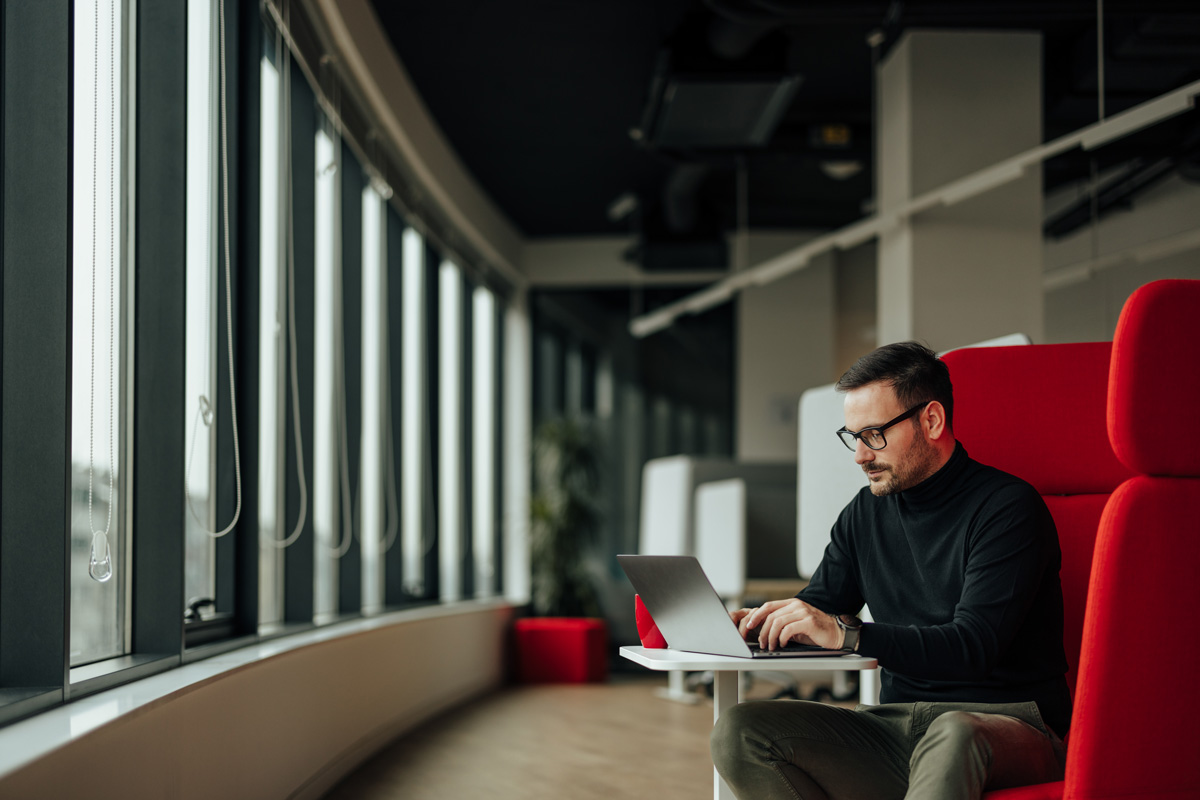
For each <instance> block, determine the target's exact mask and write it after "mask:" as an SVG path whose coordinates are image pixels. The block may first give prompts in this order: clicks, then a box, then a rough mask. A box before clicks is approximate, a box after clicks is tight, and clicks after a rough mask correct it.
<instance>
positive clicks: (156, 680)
mask: <svg viewBox="0 0 1200 800" xmlns="http://www.w3.org/2000/svg"><path fill="white" fill-rule="evenodd" d="M511 605H512V604H511V603H510V602H509V601H507V600H504V599H502V598H496V599H489V600H467V601H462V602H458V603H447V604H443V605H429V606H421V607H419V608H413V609H404V610H402V611H392V612H387V613H384V614H380V615H378V616H374V617H360V618H356V619H352V620H348V621H345V622H339V623H335V624H333V625H328V626H326V627H322V628H312V629H310V630H307V631H304V632H302V633H297V634H294V635H291V636H282V637H279V638H277V639H270V640H268V641H262V642H258V643H256V644H253V645H250V646H248V647H243V648H240V649H238V650H231V651H229V652H225V653H221V654H219V655H215V656H213V657H211V658H207V659H204V660H203V661H194V662H192V663H188V664H184V665H183V666H180V667H177V668H175V669H169V670H166V671H163V672H159V673H157V674H154V675H151V676H149V677H146V678H142V679H141V680H136V681H132V682H130V683H126V684H123V685H121V686H117V687H114V688H112V689H107V690H105V691H102V692H98V693H96V694H92V695H88V696H86V697H83V698H80V699H78V700H75V701H73V702H69V703H66V704H65V705H61V706H57V707H55V708H52V709H49V710H47V711H44V712H42V713H40V714H37V715H36V716H33V717H30V718H29V719H26V720H22V721H20V722H15V723H13V724H11V725H8V726H7V727H5V728H2V729H0V777H3V776H5V775H8V774H9V773H11V772H14V771H16V770H18V769H20V768H21V767H23V766H25V765H26V764H29V763H31V762H33V761H35V760H37V759H38V758H40V757H41V756H43V755H46V754H47V753H50V752H52V751H53V750H56V749H58V748H60V747H63V746H64V745H67V744H69V743H70V742H72V741H74V740H75V739H78V738H80V737H82V736H84V735H85V734H87V733H90V732H91V731H94V730H95V729H97V728H99V727H101V726H103V725H107V724H108V723H110V722H112V721H114V720H116V719H118V718H120V717H122V716H124V715H126V714H129V713H131V712H133V711H135V710H137V709H139V708H142V707H144V706H147V705H150V704H152V703H155V702H157V701H159V700H161V699H163V698H164V697H168V696H170V695H172V694H174V693H176V692H179V691H181V690H184V689H187V688H188V687H191V686H195V685H197V684H200V683H203V682H205V681H208V680H211V679H213V678H215V677H217V676H219V675H222V674H224V673H226V672H231V671H233V670H236V669H240V668H242V667H245V666H247V665H248V664H253V663H255V662H257V661H263V660H265V659H268V658H271V657H273V656H277V655H279V654H281V653H286V652H288V651H291V650H296V649H299V648H302V647H308V646H310V645H314V644H317V643H320V642H326V641H329V640H331V639H337V638H339V637H342V636H349V635H352V634H356V633H362V632H364V631H371V630H376V629H379V628H385V627H388V626H391V625H397V624H403V623H406V622H415V621H418V620H427V619H440V618H443V617H450V616H454V615H456V614H462V613H469V612H477V611H484V610H487V609H493V608H507V607H509V606H511Z"/></svg>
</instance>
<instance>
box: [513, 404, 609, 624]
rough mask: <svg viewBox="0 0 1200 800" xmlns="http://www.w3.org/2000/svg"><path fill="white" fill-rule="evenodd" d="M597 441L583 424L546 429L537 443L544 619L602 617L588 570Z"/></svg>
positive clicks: (535, 525) (535, 551) (538, 601)
mask: <svg viewBox="0 0 1200 800" xmlns="http://www.w3.org/2000/svg"><path fill="white" fill-rule="evenodd" d="M599 484H600V453H599V439H598V437H597V436H596V431H595V429H594V427H593V426H592V425H591V424H590V423H588V422H586V421H584V420H580V419H574V418H556V419H552V420H548V421H546V422H544V423H542V425H541V426H539V427H538V429H537V431H536V432H535V434H534V437H533V496H532V498H531V508H530V547H531V568H532V573H533V576H532V579H533V586H532V590H533V598H532V600H533V611H534V613H535V614H539V615H542V616H587V617H594V616H599V615H600V603H599V599H598V594H597V591H596V585H595V582H594V580H593V578H592V576H591V575H590V574H589V572H588V568H587V556H588V554H589V551H590V550H591V548H592V546H593V544H594V542H595V538H596V533H597V530H598V528H599V523H600V513H599V509H598V508H597V504H596V497H597V492H598V488H599Z"/></svg>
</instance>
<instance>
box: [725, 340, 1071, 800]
mask: <svg viewBox="0 0 1200 800" xmlns="http://www.w3.org/2000/svg"><path fill="white" fill-rule="evenodd" d="M997 378H998V379H1003V378H1002V376H997ZM837 387H838V390H839V391H842V392H844V393H845V395H846V399H845V403H844V412H845V420H846V425H845V427H844V428H842V429H841V430H840V431H838V432H837V433H838V436H839V437H841V439H842V441H843V442H844V443H845V444H846V446H847V447H848V448H850V449H851V450H853V451H854V460H855V462H856V463H857V464H858V465H859V466H861V467H862V469H863V471H864V472H865V473H866V475H867V480H868V486H866V487H864V489H863V490H861V491H860V492H859V493H858V495H857V496H855V498H854V499H853V500H852V501H851V502H850V504H849V505H848V506H846V508H845V510H843V511H842V513H841V515H840V516H839V518H838V520H837V523H836V524H835V525H834V527H833V532H832V537H831V541H830V543H829V546H828V547H827V548H826V549H825V554H824V557H823V558H822V561H821V563H820V565H819V566H818V567H817V570H816V572H815V573H814V574H813V576H812V580H811V582H810V583H809V585H808V586H807V587H806V588H805V589H804V590H803V591H801V592H800V593H799V594H798V595H797V596H796V597H795V598H792V599H788V600H775V601H772V602H769V603H767V604H765V605H763V606H761V607H760V608H755V609H741V610H740V611H736V612H734V613H733V617H734V621H735V622H737V623H738V626H739V628H740V629H741V631H742V632H743V634H744V635H747V636H752V635H756V634H757V637H758V640H759V643H760V644H761V645H762V646H763V647H768V648H772V649H773V648H776V647H780V646H782V645H784V644H786V643H787V642H789V641H797V642H802V643H812V644H817V645H821V646H822V647H830V648H839V649H848V650H854V651H856V652H858V653H860V654H862V655H865V656H870V657H872V658H876V659H878V660H879V664H880V666H881V667H882V692H881V698H880V699H881V701H882V704H881V705H878V706H859V707H858V708H857V709H854V710H850V709H846V708H839V707H835V706H829V705H822V704H820V703H809V702H793V701H764V702H757V703H744V704H742V705H739V706H736V707H734V708H733V709H731V710H730V711H729V712H726V713H725V714H722V716H721V718H720V719H719V720H718V723H717V725H716V727H715V728H714V729H713V735H712V753H713V761H714V763H715V764H716V766H717V770H718V771H719V772H720V773H721V776H722V777H723V778H724V779H725V781H726V782H727V783H728V784H729V785H730V787H731V788H732V789H733V790H734V792H735V793H736V794H737V796H738V797H740V798H755V799H756V800H757V799H758V798H776V797H778V798H789V800H795V798H802V800H817V799H818V798H820V800H852V799H855V798H863V799H864V800H887V799H888V798H939V799H941V798H945V799H946V800H951V799H952V800H967V799H968V798H976V797H979V796H980V795H981V794H982V793H983V791H985V790H990V789H997V788H1003V787H1007V786H1021V785H1027V784H1032V783H1041V782H1045V781H1053V780H1060V779H1061V778H1062V774H1063V754H1064V748H1063V744H1062V741H1061V740H1060V738H1059V735H1065V734H1066V731H1067V726H1068V724H1069V723H1070V713H1071V699H1070V694H1069V690H1068V689H1067V684H1066V679H1065V677H1064V675H1065V673H1066V669H1067V663H1066V656H1065V654H1064V652H1063V644H1062V640H1063V630H1062V627H1063V621H1062V588H1061V585H1060V583H1059V577H1058V572H1059V566H1060V563H1061V560H1062V556H1061V551H1060V549H1059V544H1058V534H1057V531H1056V530H1055V527H1054V522H1053V520H1052V519H1051V517H1050V513H1049V511H1047V509H1046V506H1045V503H1043V502H1042V499H1041V497H1040V496H1039V495H1038V493H1037V491H1036V490H1034V489H1033V487H1031V486H1029V485H1028V484H1027V483H1025V482H1024V481H1021V480H1020V479H1018V478H1015V477H1013V476H1011V475H1008V474H1006V473H1004V472H1001V471H999V470H996V469H993V468H991V467H986V466H984V465H982V464H979V463H978V462H976V461H973V460H972V459H971V458H970V457H969V456H968V455H967V452H966V450H965V449H964V448H963V446H962V445H961V444H959V443H957V442H956V441H955V439H954V433H953V427H952V417H953V412H954V398H953V390H952V387H951V384H950V374H949V371H948V370H947V368H946V365H945V364H944V363H943V362H942V361H941V360H940V359H939V358H938V357H937V355H936V354H935V353H934V352H933V351H931V350H929V349H928V348H926V347H924V346H922V345H920V344H917V343H915V342H904V343H901V344H894V345H888V346H886V347H881V348H879V349H878V350H875V351H874V352H872V353H870V354H868V355H866V356H864V357H863V358H861V359H860V360H859V361H858V363H856V364H855V365H854V366H853V367H851V368H850V370H849V371H847V372H846V374H845V375H843V376H842V377H841V379H840V380H839V381H838V384H837ZM1011 413H1014V414H1019V413H1020V409H1013V410H1012V412H1011ZM1031 424H1032V423H1031ZM864 602H865V603H866V604H867V605H868V606H869V608H870V610H871V614H872V617H873V618H874V622H868V623H865V624H863V623H861V622H860V621H859V620H858V619H857V618H855V614H857V613H858V611H859V610H860V609H861V608H862V606H863V604H864Z"/></svg>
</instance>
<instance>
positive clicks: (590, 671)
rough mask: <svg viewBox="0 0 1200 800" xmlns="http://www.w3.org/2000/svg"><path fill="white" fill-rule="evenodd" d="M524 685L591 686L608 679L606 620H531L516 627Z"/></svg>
mask: <svg viewBox="0 0 1200 800" xmlns="http://www.w3.org/2000/svg"><path fill="white" fill-rule="evenodd" d="M513 629H514V632H515V634H516V640H517V641H516V645H517V675H518V678H519V680H521V681H522V682H523V683H587V682H589V681H603V680H606V679H607V678H608V625H607V624H606V623H605V622H604V620H602V619H582V618H577V617H528V618H526V619H519V620H517V621H516V622H515V623H514V624H513Z"/></svg>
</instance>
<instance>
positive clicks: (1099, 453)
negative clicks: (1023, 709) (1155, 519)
mask: <svg viewBox="0 0 1200 800" xmlns="http://www.w3.org/2000/svg"><path fill="white" fill-rule="evenodd" d="M1111 348H1112V345H1111V344H1109V343H1108V342H1089V343H1085V344H1058V345H1028V346H1018V347H980V348H967V349H963V350H955V351H953V352H950V353H947V354H946V356H945V359H944V360H945V362H946V365H947V366H948V367H949V368H950V379H951V381H952V382H953V384H954V421H953V429H954V435H955V438H957V439H958V440H959V441H960V442H962V444H963V446H964V447H966V449H967V452H968V453H969V454H970V456H971V457H972V458H974V459H975V460H976V461H979V462H981V463H984V464H988V465H990V466H993V467H996V468H998V469H1002V470H1004V471H1005V472H1008V473H1011V474H1013V475H1016V476H1017V477H1019V478H1022V479H1024V480H1026V481H1028V482H1029V483H1031V484H1032V485H1033V486H1034V488H1036V489H1037V490H1038V492H1039V493H1040V494H1041V495H1042V497H1043V498H1044V499H1045V501H1046V505H1047V507H1048V508H1049V509H1050V513H1051V515H1053V517H1054V522H1055V524H1056V526H1057V527H1058V538H1059V543H1060V545H1061V547H1062V554H1063V561H1062V570H1061V572H1060V573H1059V574H1060V578H1061V581H1062V587H1063V614H1064V641H1063V644H1064V647H1065V649H1066V653H1067V663H1068V665H1069V670H1068V673H1067V682H1068V684H1069V685H1070V686H1071V690H1072V692H1074V690H1075V676H1076V673H1077V668H1078V663H1079V649H1080V642H1081V640H1082V637H1083V617H1084V606H1085V603H1086V599H1087V587H1088V576H1089V574H1090V571H1091V565H1092V550H1093V547H1094V545H1095V540H1096V531H1097V528H1098V527H1099V523H1100V515H1101V512H1102V511H1103V509H1104V505H1105V503H1106V502H1107V501H1108V497H1109V494H1110V493H1111V492H1112V490H1113V489H1115V488H1116V487H1117V486H1118V485H1119V484H1120V483H1121V482H1122V481H1123V480H1125V479H1126V478H1127V477H1129V476H1130V475H1131V474H1132V473H1131V472H1130V470H1129V469H1127V468H1126V467H1124V466H1123V465H1122V464H1121V463H1120V462H1119V461H1118V460H1117V458H1116V455H1115V454H1114V453H1113V451H1112V448H1111V447H1110V445H1109V442H1108V435H1107V429H1106V426H1105V397H1106V394H1107V389H1108V365H1109V355H1110V352H1111Z"/></svg>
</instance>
